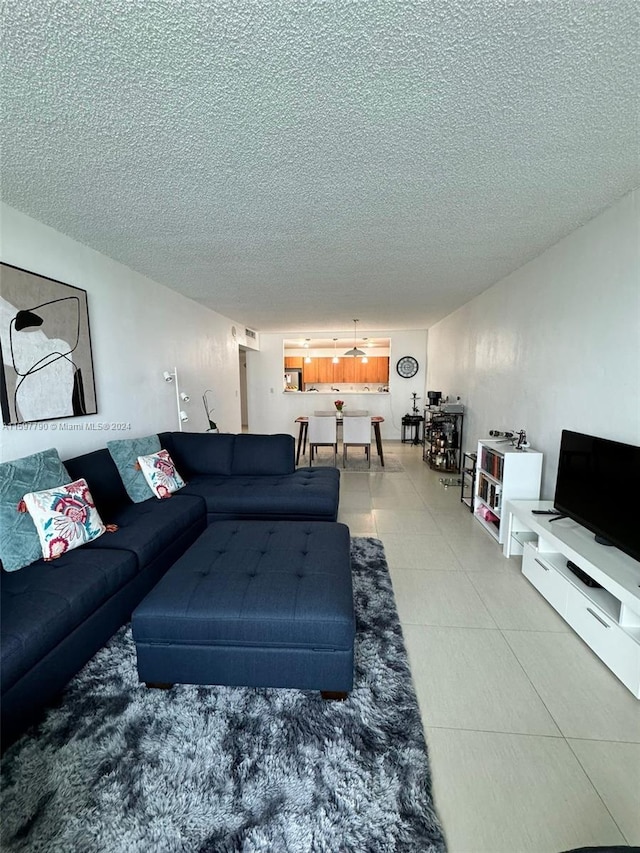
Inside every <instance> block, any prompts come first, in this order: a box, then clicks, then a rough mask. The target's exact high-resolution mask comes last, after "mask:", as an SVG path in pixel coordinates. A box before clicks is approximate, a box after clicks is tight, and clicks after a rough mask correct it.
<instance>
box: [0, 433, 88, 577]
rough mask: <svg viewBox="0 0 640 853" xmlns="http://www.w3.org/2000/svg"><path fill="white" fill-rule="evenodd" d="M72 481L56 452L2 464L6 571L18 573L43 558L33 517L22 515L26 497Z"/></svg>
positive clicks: (0, 507)
mask: <svg viewBox="0 0 640 853" xmlns="http://www.w3.org/2000/svg"><path fill="white" fill-rule="evenodd" d="M70 479H72V478H70V477H69V474H68V472H67V470H66V468H65V466H64V465H63V464H62V462H61V461H60V456H59V455H58V451H57V450H56V449H55V448H50V449H49V450H42V451H40V452H39V453H33V454H32V455H31V456H25V457H23V458H22V459H14V460H12V461H10V462H3V463H1V464H0V561H2V566H3V568H4V569H5V571H7V572H15V571H17V570H18V569H21V568H22V567H23V566H28V565H29V564H30V563H33V562H35V561H36V560H39V559H40V557H42V551H41V549H40V540H39V539H38V533H37V531H36V528H35V525H34V523H33V521H32V520H31V517H30V515H29V514H28V513H27V512H19V511H18V504H19V503H20V502H21V501H22V498H23V497H24V495H25V494H27V492H33V491H39V490H40V489H51V488H53V487H54V486H61V485H62V484H63V483H68V482H69V480H70Z"/></svg>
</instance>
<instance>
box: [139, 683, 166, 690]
mask: <svg viewBox="0 0 640 853" xmlns="http://www.w3.org/2000/svg"><path fill="white" fill-rule="evenodd" d="M145 684H146V685H147V687H155V689H156V690H171V688H172V687H173V684H169V682H167V681H145Z"/></svg>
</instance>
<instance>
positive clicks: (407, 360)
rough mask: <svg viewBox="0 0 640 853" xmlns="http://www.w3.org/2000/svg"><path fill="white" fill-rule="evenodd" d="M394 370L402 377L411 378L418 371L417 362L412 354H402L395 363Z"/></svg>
mask: <svg viewBox="0 0 640 853" xmlns="http://www.w3.org/2000/svg"><path fill="white" fill-rule="evenodd" d="M396 370H397V371H398V374H399V375H400V376H402V378H403V379H411V377H412V376H415V375H416V373H417V372H418V362H417V361H416V360H415V358H414V357H413V356H412V355H403V356H402V358H401V359H399V360H398V363H397V364H396Z"/></svg>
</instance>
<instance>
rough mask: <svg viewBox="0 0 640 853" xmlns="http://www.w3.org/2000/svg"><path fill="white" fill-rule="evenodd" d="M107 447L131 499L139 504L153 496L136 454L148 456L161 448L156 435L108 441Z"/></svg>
mask: <svg viewBox="0 0 640 853" xmlns="http://www.w3.org/2000/svg"><path fill="white" fill-rule="evenodd" d="M107 447H108V448H109V453H110V454H111V458H112V459H113V461H114V462H115V463H116V467H117V469H118V473H119V474H120V478H121V480H122V483H123V485H124V487H125V489H126V490H127V494H128V495H129V497H130V498H131V500H132V501H133V502H134V503H136V504H139V503H142V501H146V500H149V498H152V497H154V494H153V492H152V491H151V487H150V486H149V484H148V483H147V481H146V479H145V476H144V474H143V473H142V471H141V470H140V466H139V465H138V456H149V455H150V454H151V453H157V452H158V451H159V450H162V448H161V446H160V439H159V438H158V436H157V435H146V436H144V438H123V439H120V440H119V441H108V442H107Z"/></svg>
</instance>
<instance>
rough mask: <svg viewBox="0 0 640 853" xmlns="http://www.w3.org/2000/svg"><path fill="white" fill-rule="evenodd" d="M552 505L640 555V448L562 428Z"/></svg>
mask: <svg viewBox="0 0 640 853" xmlns="http://www.w3.org/2000/svg"><path fill="white" fill-rule="evenodd" d="M553 504H554V506H555V508H556V509H557V510H558V511H559V512H561V513H562V514H563V515H566V516H568V517H569V518H571V519H573V520H574V521H577V522H578V524H581V525H583V527H586V528H587V529H588V530H590V531H591V532H592V533H594V534H595V537H596V541H597V542H601V543H602V544H603V545H615V546H616V547H617V548H619V549H620V550H621V551H624V553H625V554H628V555H629V556H630V557H633V558H634V559H635V560H640V447H635V446H634V445H632V444H622V443H621V442H619V441H610V440H609V439H606V438H597V437H596V436H593V435H584V434H583V433H580V432H571V431H570V430H566V429H565V430H563V431H562V438H561V440H560V458H559V460H558V479H557V480H556V494H555V498H554V501H553Z"/></svg>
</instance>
